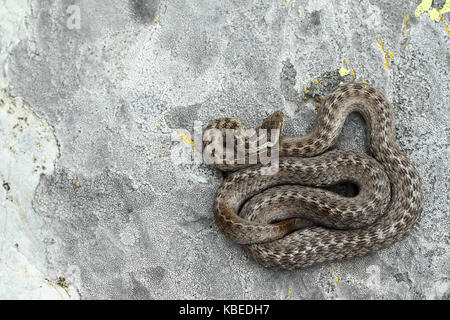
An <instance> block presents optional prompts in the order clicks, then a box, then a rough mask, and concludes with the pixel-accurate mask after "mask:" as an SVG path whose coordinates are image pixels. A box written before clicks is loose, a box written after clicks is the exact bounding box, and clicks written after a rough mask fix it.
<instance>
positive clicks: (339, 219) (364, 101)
mask: <svg viewBox="0 0 450 320" xmlns="http://www.w3.org/2000/svg"><path fill="white" fill-rule="evenodd" d="M353 111H357V112H359V113H360V114H362V116H363V117H364V119H365V122H366V126H367V138H368V147H369V151H370V153H371V154H372V156H373V158H375V159H373V158H371V157H369V156H368V155H365V154H363V153H360V152H356V151H351V150H338V149H334V150H331V151H327V150H329V149H330V147H331V146H332V145H333V144H334V142H335V141H336V140H337V138H338V136H339V134H340V132H341V129H342V127H343V125H344V122H345V119H346V118H347V116H348V114H349V113H351V112H353ZM282 123H283V114H282V113H281V112H280V111H277V112H275V113H274V114H273V115H272V116H270V117H269V118H268V119H266V120H265V121H264V122H263V123H262V125H261V126H260V127H261V128H266V129H268V130H270V129H275V128H277V129H281V126H282ZM211 128H216V129H236V128H243V125H242V124H241V123H240V122H239V121H238V120H235V119H232V118H221V119H217V120H214V121H213V122H211V123H210V124H209V125H208V127H207V129H211ZM278 143H279V155H280V160H279V169H278V171H277V172H276V173H275V174H273V175H261V174H260V169H261V167H262V165H261V164H256V165H253V166H249V165H239V164H237V163H231V164H221V165H217V167H218V168H220V169H221V170H224V171H235V172H233V173H231V174H230V175H229V176H228V177H226V178H225V179H224V182H223V184H222V186H221V187H220V188H219V190H218V192H217V195H216V199H215V204H214V214H215V220H216V223H217V224H218V226H219V227H220V228H221V229H222V230H223V232H224V233H225V234H226V235H227V236H228V237H229V238H231V239H232V240H233V241H235V242H237V243H239V244H242V245H243V246H244V247H245V249H246V250H247V251H248V252H249V254H250V255H251V256H252V257H253V258H254V259H255V260H256V261H258V262H259V263H261V264H262V265H264V266H266V267H269V268H275V269H301V268H306V267H309V266H312V265H315V264H317V263H320V262H324V261H333V260H341V259H348V258H352V257H356V256H361V255H365V254H368V253H371V252H374V251H377V250H379V249H381V248H383V247H386V246H388V245H390V244H392V243H393V242H395V241H398V240H399V239H401V238H402V237H403V236H404V235H405V234H406V233H407V232H408V231H409V230H410V229H411V227H412V226H413V225H414V223H415V222H416V221H417V219H418V217H419V215H420V213H421V211H422V198H423V195H422V184H421V179H420V177H419V174H418V172H417V171H416V169H415V168H414V166H413V165H412V164H411V162H410V161H409V160H408V158H407V157H406V156H405V155H404V154H403V153H402V152H401V151H400V150H399V148H398V146H397V143H396V138H395V127H394V116H393V113H392V109H391V107H390V105H389V102H388V101H387V99H386V98H385V97H384V96H383V95H382V94H381V93H380V92H379V91H378V90H376V89H375V88H373V87H371V86H369V85H367V84H363V83H349V84H345V85H341V86H339V87H338V88H337V89H336V90H335V91H334V92H333V93H331V94H330V95H329V96H328V97H327V99H326V100H325V101H324V103H323V105H322V106H321V108H320V110H319V113H318V118H317V123H316V125H315V127H314V129H313V130H312V132H311V133H309V134H307V135H305V136H301V137H281V138H280V139H279V142H278ZM207 145H208V142H205V143H204V146H207ZM341 182H352V183H353V184H356V185H357V186H358V189H359V192H358V194H357V195H356V196H354V197H345V196H341V195H339V194H337V193H334V192H332V191H329V190H326V189H325V188H321V187H327V186H330V185H334V184H338V183H341ZM317 187H319V188H317Z"/></svg>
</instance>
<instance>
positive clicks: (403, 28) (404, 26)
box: [402, 14, 409, 34]
mask: <svg viewBox="0 0 450 320" xmlns="http://www.w3.org/2000/svg"><path fill="white" fill-rule="evenodd" d="M408 19H409V15H408V14H406V16H405V20H403V25H402V33H403V34H405V33H406V22H407V21H408Z"/></svg>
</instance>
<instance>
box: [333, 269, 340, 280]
mask: <svg viewBox="0 0 450 320" xmlns="http://www.w3.org/2000/svg"><path fill="white" fill-rule="evenodd" d="M333 273H334V275H335V276H336V279H335V280H334V282H336V283H338V282H339V277H338V275H337V270H336V269H334V271H333Z"/></svg>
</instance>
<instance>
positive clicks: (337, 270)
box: [0, 0, 450, 299]
mask: <svg viewBox="0 0 450 320" xmlns="http://www.w3.org/2000/svg"><path fill="white" fill-rule="evenodd" d="M6 2H8V1H6ZM447 2H448V1H447ZM21 3H22V5H23V11H24V12H28V16H27V18H26V24H25V25H26V28H25V29H24V30H25V31H23V32H21V33H19V34H17V35H15V37H16V38H17V39H19V37H20V39H22V38H23V40H22V41H20V42H19V41H16V42H15V43H13V45H12V46H11V47H9V48H8V49H7V50H6V51H2V52H1V53H2V54H3V56H4V57H7V59H5V62H4V63H3V62H1V61H0V62H1V63H3V64H5V63H6V62H7V72H5V79H7V81H6V82H5V83H6V84H5V85H7V88H8V95H10V96H14V97H20V98H21V99H23V100H24V101H25V102H26V104H27V105H29V107H27V110H28V111H27V112H29V114H30V117H35V118H36V119H37V120H33V121H37V122H36V123H41V124H42V126H43V128H45V130H46V131H45V132H46V137H47V136H48V139H50V140H49V144H50V145H51V146H54V148H53V147H49V148H50V149H48V150H47V149H45V150H42V149H38V147H37V146H36V145H26V147H24V149H25V155H26V156H27V157H31V155H33V154H34V153H35V152H37V151H36V150H38V152H40V153H39V154H40V155H42V156H46V157H47V158H48V161H49V163H51V164H50V165H48V167H49V168H50V169H49V170H47V171H46V172H43V174H42V175H41V176H40V180H39V185H37V182H38V180H36V183H35V184H31V183H30V182H29V179H30V177H31V176H32V173H31V172H25V171H24V172H23V173H21V177H22V178H23V179H22V181H20V180H18V181H17V182H14V183H11V190H12V191H14V192H16V193H17V194H24V195H25V194H26V195H27V197H30V200H29V201H30V206H29V211H27V212H28V213H27V214H28V215H30V217H32V219H35V220H37V221H39V223H36V224H33V225H32V227H31V228H32V229H33V230H34V231H33V232H36V234H37V235H36V236H35V238H36V239H35V241H36V243H38V244H39V245H38V247H39V248H42V250H41V251H39V252H37V253H35V252H33V251H32V250H30V251H28V252H25V253H24V255H25V257H26V259H27V261H28V265H29V266H35V267H36V268H37V269H39V270H40V271H39V273H37V274H36V279H39V280H38V281H37V282H36V286H34V287H32V288H30V287H27V286H25V285H23V284H24V283H23V281H24V280H21V278H20V277H16V278H15V279H14V280H13V281H15V282H13V283H10V284H7V283H5V282H3V280H1V279H2V278H3V277H0V297H35V298H36V297H48V298H60V297H63V298H65V299H67V298H69V297H70V298H79V297H81V298H84V299H89V298H125V299H127V298H128V299H145V298H154V299H160V298H208V299H212V298H220V299H222V298H229V299H234V298H245V299H247V298H254V299H260V298H261V299H263V298H264V299H289V298H293V299H321V298H325V299H379V298H383V299H388V298H392V299H407V298H412V299H448V297H449V294H450V274H449V270H450V265H449V264H450V256H449V230H450V225H449V219H448V209H449V201H448V189H449V180H448V176H449V173H450V172H449V155H448V147H449V146H448V135H449V130H448V124H449V123H450V122H449V114H450V112H449V105H450V78H449V70H450V51H449V48H450V34H449V31H448V21H449V20H450V16H449V13H444V14H443V15H442V16H443V17H445V18H446V19H445V21H442V19H441V20H440V21H434V20H432V19H431V18H430V17H433V11H430V13H431V15H430V13H428V12H425V13H423V14H421V15H419V16H418V17H416V16H415V10H416V7H417V6H418V5H419V3H420V1H419V0H415V1H406V0H402V1H395V2H393V1H373V0H372V1H369V0H362V1H358V2H355V1H353V2H352V1H350V2H340V1H333V2H330V1H326V0H319V1H306V0H292V1H284V0H277V1H256V2H253V1H137V0H129V1H113V4H111V3H108V4H106V3H103V2H101V1H76V2H75V4H74V2H73V1H50V0H40V1H33V2H32V3H31V8H28V7H27V3H26V2H25V1H23V2H21ZM433 7H435V8H443V7H444V1H434V4H433ZM442 11H444V10H442ZM18 12H19V13H20V14H22V11H20V10H19V11H18ZM78 12H79V16H78ZM7 14H9V15H14V14H18V13H17V12H15V13H14V12H12V11H11V12H9V13H7ZM78 18H79V19H78ZM6 23H7V22H5V20H3V19H2V20H0V27H3V26H5V25H6ZM24 34H25V35H26V36H25V37H24V36H23V35H24ZM2 50H3V49H2ZM2 61H3V60H2ZM352 80H356V81H367V82H368V83H370V84H372V85H374V86H376V87H377V88H379V89H380V90H381V91H382V92H384V93H385V95H386V96H387V97H388V99H389V100H390V101H391V102H392V103H393V108H394V111H395V115H396V122H397V137H398V141H399V145H400V147H401V148H402V149H403V150H404V151H405V152H406V153H407V155H408V157H409V158H410V159H411V160H412V162H413V163H414V164H415V165H416V167H417V168H418V170H419V172H420V174H421V176H422V178H423V183H424V195H425V202H424V211H423V214H422V216H421V218H420V219H419V221H418V223H417V224H416V226H415V227H414V228H413V230H412V232H411V233H410V234H409V235H408V236H407V237H406V238H405V239H403V240H402V241H401V242H398V243H396V244H394V245H392V246H391V247H389V248H387V249H384V250H382V251H380V252H377V253H375V254H371V255H368V256H365V257H360V258H357V259H354V260H350V261H345V262H336V263H328V264H323V265H320V266H317V267H313V268H310V269H307V270H299V271H293V272H279V271H271V270H266V269H264V268H262V267H260V266H259V265H258V264H256V263H255V262H253V261H252V260H250V259H249V258H248V257H247V256H246V255H245V253H244V251H243V250H242V249H241V248H240V247H239V246H237V245H235V244H233V243H232V242H231V241H229V240H228V239H227V238H226V237H225V236H224V235H223V234H222V233H221V232H220V230H219V229H218V228H217V227H216V225H215V223H214V219H213V215H212V204H213V199H214V194H215V191H216V189H217V188H218V186H219V185H220V183H221V180H222V176H221V174H220V173H219V172H217V171H216V170H214V169H212V168H209V167H207V166H205V165H203V164H201V165H198V164H191V165H177V164H176V163H174V161H173V159H172V158H171V153H172V152H173V150H174V147H175V146H176V145H183V144H184V145H185V146H184V147H185V148H186V147H187V149H186V150H190V149H191V145H189V144H188V143H186V141H183V140H182V141H181V142H172V141H171V134H172V133H174V135H175V136H178V137H180V135H179V134H178V133H179V132H180V131H181V130H183V129H188V130H192V128H193V122H194V121H201V122H203V123H204V124H206V123H207V122H208V121H210V120H212V119H215V118H217V117H222V116H232V117H236V118H238V119H240V120H241V121H242V122H243V123H245V124H246V125H248V126H254V125H256V124H257V123H258V122H259V121H260V120H261V119H263V118H264V117H266V116H267V115H268V114H270V113H271V112H273V111H275V110H282V111H284V112H285V114H286V120H285V128H284V131H283V133H284V134H286V135H299V134H304V133H307V132H308V131H309V130H311V128H312V126H313V124H314V119H315V117H316V111H315V108H316V107H317V102H320V99H321V97H323V96H325V95H326V94H328V93H329V92H331V91H332V90H333V88H335V87H336V86H337V85H339V83H340V82H341V81H344V82H347V81H352ZM2 83H3V82H2ZM1 108H2V105H0V112H2V111H1ZM28 108H29V109H28ZM1 114H3V113H1ZM5 114H6V113H5ZM33 119H34V118H33ZM39 121H40V122H39ZM8 126H9V122H7V121H4V119H0V134H1V135H2V136H3V135H5V137H6V140H2V143H3V141H13V139H12V138H13V137H12V136H11V135H12V134H13V133H12V132H11V131H8V130H9V129H8V128H9V127H8ZM36 128H38V127H36ZM7 129H8V130H7ZM33 130H34V129H33ZM38 136H39V130H38V129H36V130H35V131H33V132H31V137H38ZM364 139H365V132H364V122H363V120H362V118H361V117H360V116H358V115H351V116H350V117H349V119H348V120H347V123H346V126H345V128H344V130H343V133H342V134H341V137H340V139H339V141H338V146H339V147H351V148H359V149H362V150H364V148H365V143H364ZM187 141H188V142H189V140H187ZM13 143H16V142H13ZM0 147H1V148H2V149H1V150H0V154H2V153H1V152H4V153H5V154H6V153H7V148H8V146H7V145H5V144H0ZM55 148H57V150H56V149H55ZM14 157H15V156H14V155H12V154H9V153H8V156H6V157H2V158H0V169H1V171H0V180H1V179H2V180H5V181H0V182H1V184H4V183H5V182H11V181H10V180H8V179H9V178H7V177H8V174H11V173H14V172H16V170H18V168H16V167H14V166H10V165H9V163H11V161H12V160H11V159H14ZM53 162H54V168H53ZM44 171H45V170H44ZM33 177H34V176H33ZM6 180H7V181H6ZM12 191H6V189H5V188H0V222H1V225H2V228H3V229H7V230H9V233H5V235H6V238H5V237H3V236H2V238H0V244H1V247H0V248H1V251H0V261H1V262H2V267H3V266H4V265H5V264H10V263H11V259H15V258H14V257H15V254H14V255H13V254H8V252H13V250H16V248H13V247H11V246H13V245H14V243H15V240H14V239H12V238H11V234H12V233H14V232H13V231H14V230H16V229H17V230H19V229H20V228H22V227H23V226H24V225H25V226H26V225H27V224H26V223H25V222H24V221H22V222H17V224H12V223H11V221H12V220H6V219H5V218H3V217H4V216H5V215H6V214H10V212H11V211H9V210H10V209H8V208H9V207H10V206H11V205H10V204H9V203H8V201H9V200H8V199H9V198H8V192H9V193H11V192H12ZM18 201H27V200H26V199H25V200H20V199H19V200H18ZM31 203H32V206H31ZM23 204H26V202H22V203H21V205H23ZM21 223H22V224H21ZM29 238H30V237H29V235H25V237H24V238H23V239H24V240H23V241H24V243H25V244H24V246H26V243H28V241H29ZM17 242H18V245H19V248H20V247H21V246H22V243H21V239H20V238H19V239H18V240H17ZM16 251H17V250H16ZM19 274H20V271H19ZM0 275H1V271H0ZM59 278H62V279H63V280H66V281H67V282H64V281H63V280H61V281H59V282H58V279H59ZM46 279H47V280H46ZM39 281H42V282H45V283H47V284H48V283H50V284H54V286H55V289H52V290H59V291H58V292H60V293H61V295H60V296H59V295H54V292H53V293H51V292H50V291H49V290H44V289H42V290H39V286H38V285H37V284H38V283H40V282H39ZM65 283H67V284H68V289H67V288H66V289H67V290H68V291H66V290H61V288H64V287H65V285H64V284H65ZM12 285H16V287H17V288H18V289H17V290H18V291H17V292H13V291H11V290H10V289H9V288H11V286H12ZM58 285H59V287H58ZM44 287H45V286H44ZM47 287H48V286H47ZM69 293H70V295H69ZM52 294H53V295H54V296H53V295H52Z"/></svg>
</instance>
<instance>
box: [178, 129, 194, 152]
mask: <svg viewBox="0 0 450 320" xmlns="http://www.w3.org/2000/svg"><path fill="white" fill-rule="evenodd" d="M178 134H179V135H180V136H181V138H182V139H183V141H184V142H186V143H188V144H190V145H192V149H194V150H195V146H194V140H192V139H189V137H188V136H187V135H186V134H185V133H183V132H178Z"/></svg>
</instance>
